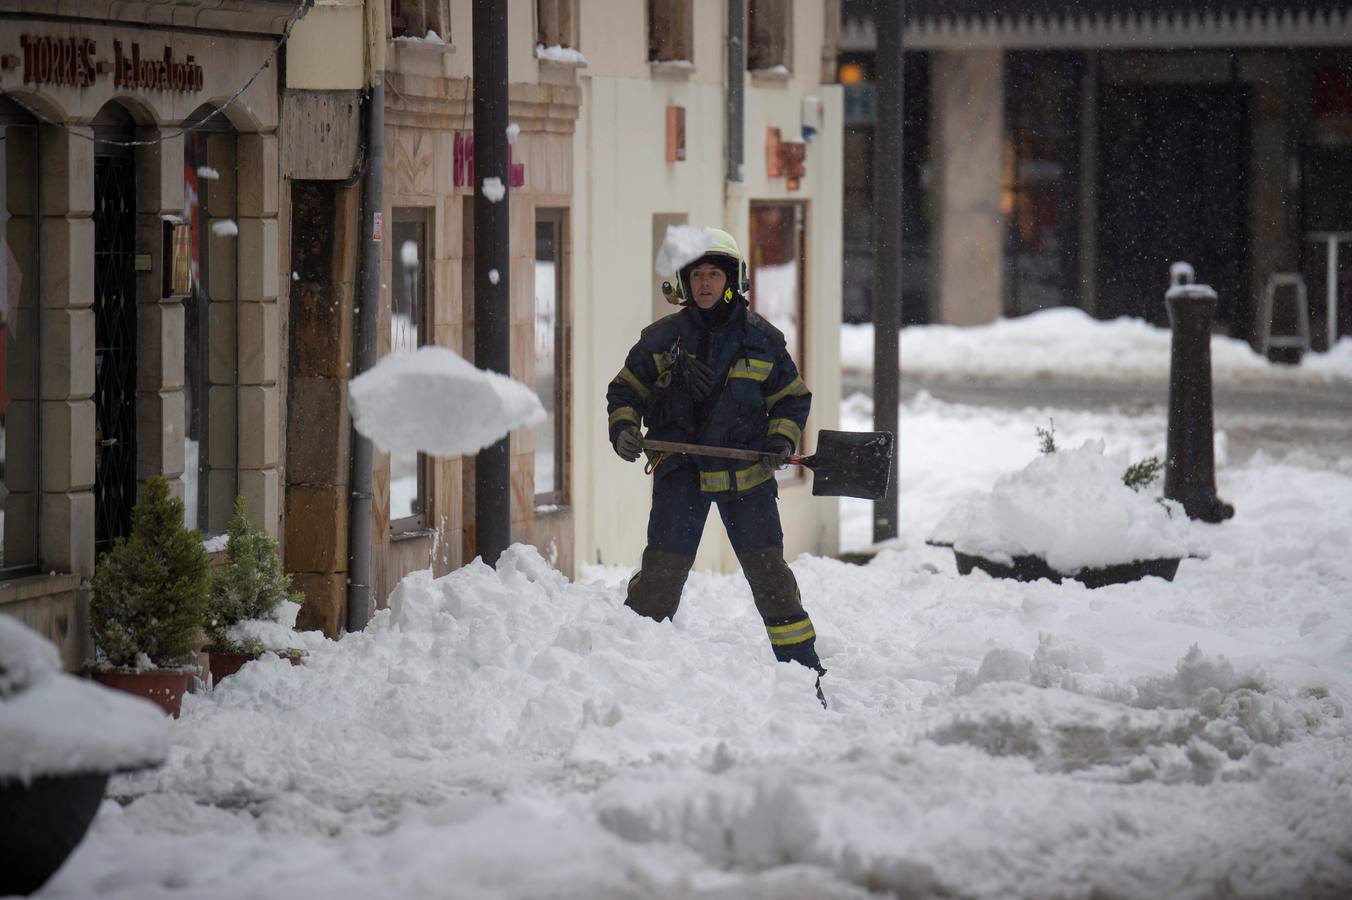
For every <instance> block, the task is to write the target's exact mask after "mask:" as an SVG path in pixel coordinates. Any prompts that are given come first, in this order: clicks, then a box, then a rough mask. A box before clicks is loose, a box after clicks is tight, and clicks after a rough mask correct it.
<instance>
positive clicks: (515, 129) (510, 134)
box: [507, 122, 521, 144]
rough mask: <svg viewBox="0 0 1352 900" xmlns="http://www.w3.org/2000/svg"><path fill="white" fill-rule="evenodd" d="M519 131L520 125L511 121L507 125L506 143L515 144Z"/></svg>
mask: <svg viewBox="0 0 1352 900" xmlns="http://www.w3.org/2000/svg"><path fill="white" fill-rule="evenodd" d="M520 133H521V126H520V125H518V124H516V123H515V122H512V123H511V124H510V125H508V126H507V143H509V144H515V143H516V138H517V135H519V134H520Z"/></svg>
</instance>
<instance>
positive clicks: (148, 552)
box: [88, 475, 211, 717]
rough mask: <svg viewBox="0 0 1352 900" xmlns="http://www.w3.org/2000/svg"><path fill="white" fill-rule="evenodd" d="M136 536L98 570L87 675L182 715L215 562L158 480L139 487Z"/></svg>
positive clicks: (165, 485)
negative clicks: (92, 660) (92, 649)
mask: <svg viewBox="0 0 1352 900" xmlns="http://www.w3.org/2000/svg"><path fill="white" fill-rule="evenodd" d="M131 521H132V529H131V534H129V535H127V536H126V537H123V538H118V540H117V541H116V542H115V543H114V545H113V549H112V550H110V551H108V553H107V554H105V555H104V557H103V559H101V560H100V561H99V563H98V566H97V568H96V569H95V572H94V579H93V589H94V598H93V601H92V602H91V603H90V607H89V619H90V630H91V632H92V633H93V638H94V646H95V650H96V657H95V663H94V665H93V666H92V667H91V668H90V669H89V670H88V673H89V675H90V676H91V677H92V678H93V679H94V680H95V681H98V682H101V683H102V684H105V685H107V686H109V687H113V688H117V689H119V690H124V691H128V692H130V693H134V694H139V695H141V696H143V697H147V698H149V699H151V700H154V701H155V702H156V703H158V704H160V706H161V707H163V708H164V710H165V711H166V712H168V713H169V714H170V715H172V716H175V717H177V716H178V712H179V708H180V705H181V703H182V699H183V694H184V692H185V691H186V690H187V689H188V681H189V679H190V678H191V677H192V675H193V674H195V673H196V671H197V670H196V668H195V667H194V666H193V665H192V656H193V654H194V652H195V651H196V649H197V647H198V645H199V644H200V641H201V629H202V623H203V621H204V619H205V616H206V606H207V586H208V583H209V582H208V579H209V577H210V571H211V563H210V561H209V559H208V557H207V552H206V549H205V548H203V546H202V540H201V537H200V536H199V535H198V534H197V532H195V531H192V530H190V529H188V528H187V527H186V526H185V525H184V524H183V501H182V500H180V499H178V498H177V497H175V496H173V495H172V494H170V493H169V482H167V481H165V479H164V478H163V477H162V476H159V475H156V476H154V477H152V478H150V479H148V480H146V482H145V483H144V484H142V485H141V489H140V491H139V492H138V494H137V498H136V506H135V507H134V508H133V509H132V514H131Z"/></svg>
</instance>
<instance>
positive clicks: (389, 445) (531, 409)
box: [347, 347, 545, 456]
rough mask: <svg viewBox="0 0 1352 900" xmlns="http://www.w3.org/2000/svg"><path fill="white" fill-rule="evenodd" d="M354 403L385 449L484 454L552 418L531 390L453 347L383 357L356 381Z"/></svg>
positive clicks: (351, 389)
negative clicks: (514, 431)
mask: <svg viewBox="0 0 1352 900" xmlns="http://www.w3.org/2000/svg"><path fill="white" fill-rule="evenodd" d="M347 405H348V409H349V411H350V412H351V413H352V422H353V425H354V426H355V427H356V429H357V430H358V431H360V432H361V433H362V434H364V435H365V436H366V437H368V438H370V439H371V441H372V442H373V443H374V444H375V445H376V446H377V447H379V448H380V449H381V450H402V451H408V452H411V451H414V450H417V451H420V452H422V453H431V454H435V455H437V456H464V455H467V454H471V453H477V452H478V451H479V450H482V449H483V448H484V447H487V446H488V445H490V444H492V443H494V442H496V441H498V440H500V439H501V438H503V437H505V436H506V435H507V434H508V432H510V431H511V430H512V429H513V428H520V427H522V426H524V425H535V424H537V423H539V422H542V421H544V418H545V410H544V407H543V406H541V405H540V398H539V397H537V396H536V395H535V392H534V391H532V390H531V389H530V388H528V387H526V386H525V385H524V384H522V383H521V382H519V381H514V380H512V379H511V378H508V377H507V376H505V375H499V374H498V373H497V372H487V371H484V370H483V369H477V368H475V367H474V366H473V365H472V364H471V363H469V362H468V361H466V360H465V359H464V358H462V357H461V356H460V355H458V354H457V353H455V352H454V351H452V350H447V349H446V348H445V347H419V348H418V349H417V350H416V351H414V352H412V353H391V354H388V355H387V356H384V357H382V358H381V360H380V362H378V363H377V364H376V365H375V366H373V367H372V368H371V369H370V371H368V372H364V373H362V374H361V375H358V376H357V377H356V378H354V379H352V381H351V383H350V384H349V386H348V397H347Z"/></svg>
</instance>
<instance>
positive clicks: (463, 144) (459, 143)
mask: <svg viewBox="0 0 1352 900" xmlns="http://www.w3.org/2000/svg"><path fill="white" fill-rule="evenodd" d="M453 150H454V153H453V155H452V160H451V184H452V185H453V186H455V187H466V186H468V185H472V184H474V135H473V134H466V133H465V132H463V131H457V132H456V133H455V142H454V145H453ZM507 186H508V187H513V188H520V187H525V186H526V164H525V163H514V162H512V145H511V144H508V145H507Z"/></svg>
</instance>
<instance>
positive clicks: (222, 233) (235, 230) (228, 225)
mask: <svg viewBox="0 0 1352 900" xmlns="http://www.w3.org/2000/svg"><path fill="white" fill-rule="evenodd" d="M211 233H212V234H214V235H216V236H217V237H230V236H231V235H236V234H239V226H238V225H236V224H235V220H234V219H217V220H216V221H214V222H212V223H211Z"/></svg>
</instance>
